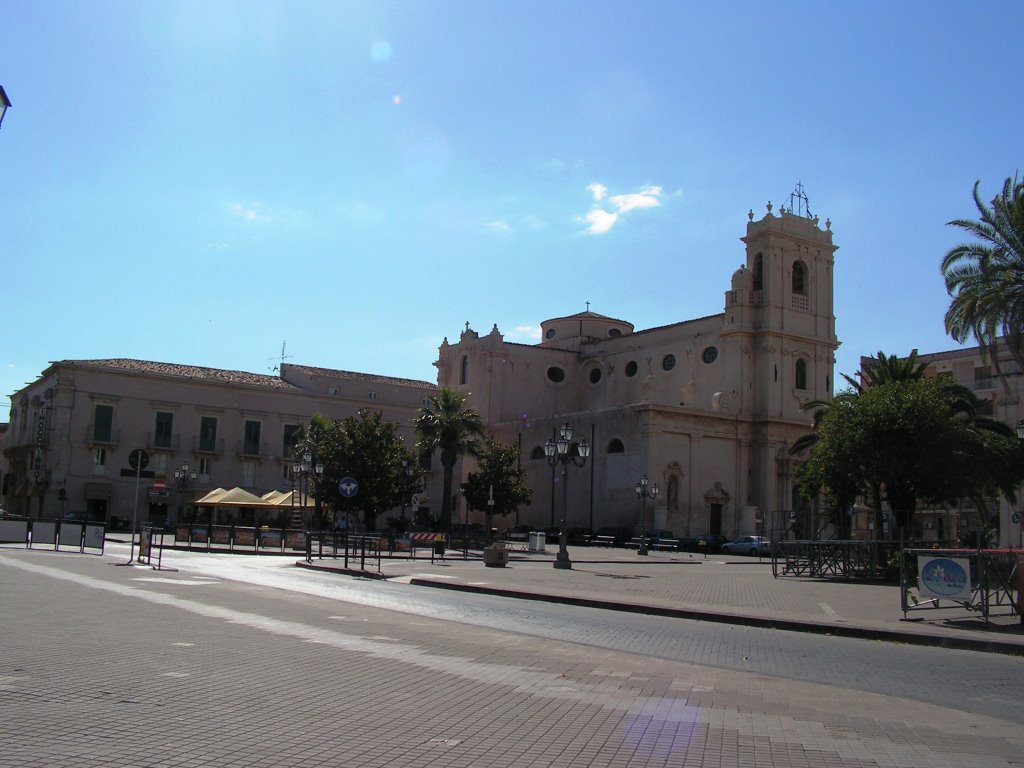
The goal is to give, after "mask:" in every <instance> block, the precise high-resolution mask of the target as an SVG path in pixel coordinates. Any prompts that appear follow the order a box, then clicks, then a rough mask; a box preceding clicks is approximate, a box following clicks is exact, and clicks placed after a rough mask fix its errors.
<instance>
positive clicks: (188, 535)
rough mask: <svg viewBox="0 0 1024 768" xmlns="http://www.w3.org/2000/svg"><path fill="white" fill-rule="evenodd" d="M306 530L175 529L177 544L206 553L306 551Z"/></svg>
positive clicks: (194, 525) (201, 525) (199, 526)
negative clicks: (304, 548) (304, 549)
mask: <svg viewBox="0 0 1024 768" xmlns="http://www.w3.org/2000/svg"><path fill="white" fill-rule="evenodd" d="M305 537H306V532H305V531H303V530H300V529H297V528H284V529H282V528H267V527H261V528H254V527H243V526H235V525H213V526H210V525H207V524H206V523H192V524H180V525H177V526H175V528H174V545H175V546H176V547H183V548H184V549H188V550H195V549H198V550H202V551H206V552H225V551H226V552H234V551H235V550H240V551H252V552H261V551H263V552H265V551H268V550H274V551H279V552H281V553H284V552H286V551H287V550H289V549H292V550H296V551H302V549H303V547H304V546H305Z"/></svg>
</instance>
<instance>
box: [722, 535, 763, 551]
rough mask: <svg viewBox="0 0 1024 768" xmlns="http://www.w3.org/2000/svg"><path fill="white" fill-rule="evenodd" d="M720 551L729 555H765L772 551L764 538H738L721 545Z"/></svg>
mask: <svg viewBox="0 0 1024 768" xmlns="http://www.w3.org/2000/svg"><path fill="white" fill-rule="evenodd" d="M722 551H723V552H727V553H729V554H730V555H767V554H769V553H771V551H772V543H771V542H770V541H768V539H767V538H765V537H764V536H740V537H739V538H738V539H736V540H735V541H727V542H726V543H725V544H723V545H722Z"/></svg>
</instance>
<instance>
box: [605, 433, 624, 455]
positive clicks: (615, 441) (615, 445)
mask: <svg viewBox="0 0 1024 768" xmlns="http://www.w3.org/2000/svg"><path fill="white" fill-rule="evenodd" d="M625 451H626V446H624V445H623V444H622V441H621V440H619V438H617V437H613V438H612V439H611V440H609V441H608V453H625Z"/></svg>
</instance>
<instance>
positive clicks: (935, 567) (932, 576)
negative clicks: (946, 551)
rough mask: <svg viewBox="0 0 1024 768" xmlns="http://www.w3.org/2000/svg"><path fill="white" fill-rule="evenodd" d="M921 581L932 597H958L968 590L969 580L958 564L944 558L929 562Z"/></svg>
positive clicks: (922, 573)
mask: <svg viewBox="0 0 1024 768" xmlns="http://www.w3.org/2000/svg"><path fill="white" fill-rule="evenodd" d="M921 580H922V581H924V583H925V586H926V587H927V588H928V591H929V592H931V593H932V594H933V595H960V594H963V593H964V591H965V590H969V589H970V579H969V577H968V575H967V572H966V571H964V569H963V568H961V567H960V564H959V563H957V562H955V561H953V560H950V559H948V558H945V557H939V558H935V559H934V560H929V561H928V563H927V564H926V565H925V566H924V568H922V569H921Z"/></svg>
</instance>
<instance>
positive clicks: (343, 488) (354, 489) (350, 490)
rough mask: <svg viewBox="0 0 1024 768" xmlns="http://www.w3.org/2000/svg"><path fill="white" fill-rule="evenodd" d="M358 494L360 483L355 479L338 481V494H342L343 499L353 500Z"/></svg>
mask: <svg viewBox="0 0 1024 768" xmlns="http://www.w3.org/2000/svg"><path fill="white" fill-rule="evenodd" d="M358 492H359V483H357V482H356V479H355V478H354V477H343V478H341V480H339V481H338V493H340V494H341V495H342V497H343V498H346V499H351V498H352V497H353V496H355V495H356V493H358Z"/></svg>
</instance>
